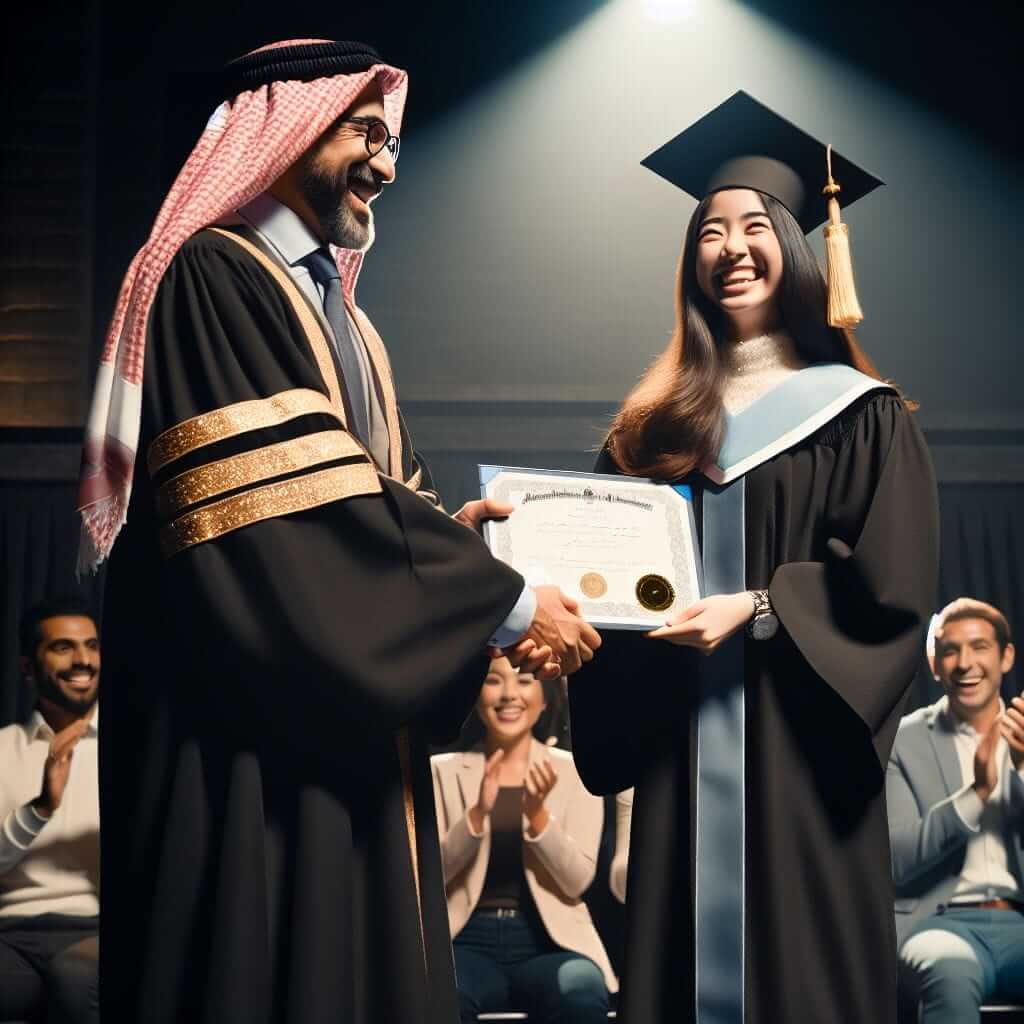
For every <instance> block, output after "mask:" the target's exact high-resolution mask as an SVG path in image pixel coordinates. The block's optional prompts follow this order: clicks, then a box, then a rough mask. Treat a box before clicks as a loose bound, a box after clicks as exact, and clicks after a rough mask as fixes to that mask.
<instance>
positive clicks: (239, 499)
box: [160, 463, 381, 558]
mask: <svg viewBox="0 0 1024 1024" xmlns="http://www.w3.org/2000/svg"><path fill="white" fill-rule="evenodd" d="M380 490H381V486H380V478H379V477H378V476H377V471H376V470H375V469H374V468H373V466H370V465H368V464H366V463H353V464H351V465H347V466H332V467H331V468H330V469H321V470H319V471H318V472H316V473H307V474H306V475H305V476H298V477H295V478H294V479H292V480H282V481H281V482H280V483H276V484H266V485H265V486H263V487H256V488H254V489H253V490H251V491H245V492H244V493H242V494H236V495H234V496H233V497H231V498H223V499H221V500H220V501H215V502H214V503H213V504H212V505H204V506H203V507H202V508H198V509H196V510H195V511H194V512H186V513H185V515H183V516H180V517H179V518H178V519H175V520H174V522H172V523H169V524H168V525H167V526H165V527H164V528H163V530H161V532H160V544H161V547H162V548H163V552H164V557H165V558H170V557H171V556H172V555H176V554H177V553H178V552H179V551H184V550H185V549H186V548H190V547H193V546H194V545H196V544H204V543H206V541H208V540H215V539H216V538H217V537H221V536H223V535H224V534H225V533H231V532H232V531H233V530H240V529H241V528H242V527H243V526H250V525H251V524H252V523H258V522H261V521H262V520H264V519H273V518H275V517H276V516H286V515H290V514H291V513H292V512H302V511H304V510H305V509H310V508H316V507H318V506H319V505H327V504H328V503H330V502H332V501H340V500H342V499H343V498H354V497H356V496H358V495H361V494H379V493H380Z"/></svg>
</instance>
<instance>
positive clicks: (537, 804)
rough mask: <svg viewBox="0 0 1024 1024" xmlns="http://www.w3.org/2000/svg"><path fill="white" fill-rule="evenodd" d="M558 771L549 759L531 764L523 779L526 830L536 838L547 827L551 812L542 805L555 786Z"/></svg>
mask: <svg viewBox="0 0 1024 1024" xmlns="http://www.w3.org/2000/svg"><path fill="white" fill-rule="evenodd" d="M557 781H558V772H556V771H555V766H554V765H553V764H552V763H551V762H550V761H547V760H545V761H540V762H538V763H537V764H531V765H530V767H529V768H528V769H527V771H526V778H525V779H523V814H525V815H526V821H527V826H528V831H529V833H530V835H531V836H533V837H534V838H536V837H537V836H539V835H540V834H541V832H543V831H544V829H546V828H547V827H548V821H549V820H550V819H551V814H550V813H549V812H548V809H547V808H546V807H545V806H544V801H545V800H546V799H547V798H548V793H550V792H551V790H553V789H554V788H555V783H556V782H557Z"/></svg>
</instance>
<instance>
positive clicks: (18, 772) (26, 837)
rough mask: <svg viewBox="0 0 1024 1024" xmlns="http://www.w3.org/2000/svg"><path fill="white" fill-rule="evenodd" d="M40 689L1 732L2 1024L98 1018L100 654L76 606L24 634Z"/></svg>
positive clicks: (34, 614) (40, 619)
mask: <svg viewBox="0 0 1024 1024" xmlns="http://www.w3.org/2000/svg"><path fill="white" fill-rule="evenodd" d="M20 644H21V659H20V664H21V669H22V672H23V673H24V675H25V677H26V679H27V680H29V681H30V682H31V683H32V685H33V686H34V688H35V696H36V707H35V711H34V712H33V714H32V717H31V719H30V720H29V722H28V723H27V724H26V725H9V726H7V727H6V728H4V729H0V1020H3V1021H7V1020H11V1019H18V1020H26V1019H31V1020H42V1019H44V1017H45V1020H46V1021H47V1022H48V1024H65V1022H66V1024H86V1022H89V1024H92V1022H96V1021H98V1020H99V1000H98V988H97V961H98V958H99V940H98V937H97V933H98V927H99V917H98V915H99V866H100V865H99V838H100V831H99V830H100V818H99V793H98V779H97V758H96V745H97V742H96V741H97V729H98V727H99V708H98V704H97V698H98V696H99V677H100V649H99V640H98V638H97V635H96V624H95V622H94V621H93V618H92V615H91V614H90V612H89V609H88V607H87V606H86V605H85V604H84V603H83V602H82V601H80V600H79V599H78V598H75V597H71V598H66V599H55V600H50V601H46V602H44V603H42V604H39V605H36V606H35V607H34V608H32V609H30V610H29V611H28V612H27V613H26V614H25V616H24V618H23V620H22V626H21V636H20Z"/></svg>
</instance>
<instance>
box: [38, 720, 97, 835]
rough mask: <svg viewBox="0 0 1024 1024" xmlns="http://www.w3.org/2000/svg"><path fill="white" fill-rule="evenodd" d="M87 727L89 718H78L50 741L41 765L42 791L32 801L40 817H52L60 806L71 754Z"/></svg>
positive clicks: (69, 771) (69, 772) (69, 770)
mask: <svg viewBox="0 0 1024 1024" xmlns="http://www.w3.org/2000/svg"><path fill="white" fill-rule="evenodd" d="M88 728H89V720H88V719H86V718H78V719H76V720H75V721H74V722H72V723H71V724H70V725H69V726H68V727H67V728H65V729H61V731H60V732H59V733H57V734H56V735H55V736H54V737H53V739H52V740H51V741H50V752H49V753H48V754H47V755H46V763H45V764H44V765H43V785H42V791H41V792H40V794H39V796H37V797H36V798H35V800H33V801H32V807H33V809H34V810H35V811H36V812H37V813H38V814H39V815H40V816H41V817H43V818H50V817H52V816H53V812H54V811H56V810H57V808H58V807H60V802H61V800H62V799H63V798H64V790H65V788H66V787H67V784H68V778H69V777H70V775H71V756H72V754H73V753H74V750H75V747H76V746H77V745H78V741H79V740H80V739H81V738H82V737H83V736H84V735H85V730H86V729H88Z"/></svg>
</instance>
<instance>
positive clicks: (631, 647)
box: [569, 451, 699, 796]
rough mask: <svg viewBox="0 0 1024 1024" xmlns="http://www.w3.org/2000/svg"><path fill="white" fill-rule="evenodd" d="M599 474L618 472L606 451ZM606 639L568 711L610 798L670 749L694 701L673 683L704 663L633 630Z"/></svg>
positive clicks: (584, 757) (585, 769) (584, 770)
mask: <svg viewBox="0 0 1024 1024" xmlns="http://www.w3.org/2000/svg"><path fill="white" fill-rule="evenodd" d="M594 472H595V473H610V474H618V472H619V471H618V469H617V467H616V465H615V463H614V461H613V460H612V458H611V456H610V455H609V454H608V452H607V451H603V452H601V454H600V455H599V456H598V459H597V463H596V464H595V466H594ZM601 640H602V643H601V649H600V650H599V651H598V652H597V654H596V655H595V656H594V660H593V661H591V662H589V663H588V664H586V665H584V666H583V668H582V669H580V671H579V672H577V673H576V674H575V675H573V676H570V677H569V708H570V722H571V725H572V752H573V758H574V760H575V763H576V770H577V771H578V772H579V774H580V778H582V779H583V782H584V784H585V785H586V787H587V789H589V790H590V792H591V793H596V794H598V795H601V796H607V795H610V794H612V793H619V792H621V791H622V790H625V789H630V788H632V787H633V786H635V785H636V784H637V783H638V782H639V781H640V779H641V778H642V777H643V775H644V773H645V772H646V770H647V767H648V766H649V765H650V764H652V763H654V762H655V761H656V760H657V759H658V757H659V756H660V755H661V754H662V753H664V752H665V751H667V750H669V749H670V748H671V747H672V745H673V743H674V739H675V737H676V736H677V735H678V731H679V729H680V728H682V727H683V726H682V723H683V722H685V721H686V715H687V713H688V705H687V701H688V697H689V694H688V689H687V687H685V686H679V685H677V684H676V682H675V681H676V680H679V679H681V678H685V676H686V674H687V673H689V672H692V671H693V666H694V663H695V662H696V659H697V657H699V656H698V655H697V654H696V653H695V652H694V651H693V650H690V649H687V648H683V647H676V646H674V645H672V644H667V643H664V642H660V641H655V640H650V639H648V638H647V636H646V635H645V634H644V633H643V632H640V631H634V630H624V629H608V630H605V631H604V632H603V633H602V634H601Z"/></svg>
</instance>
